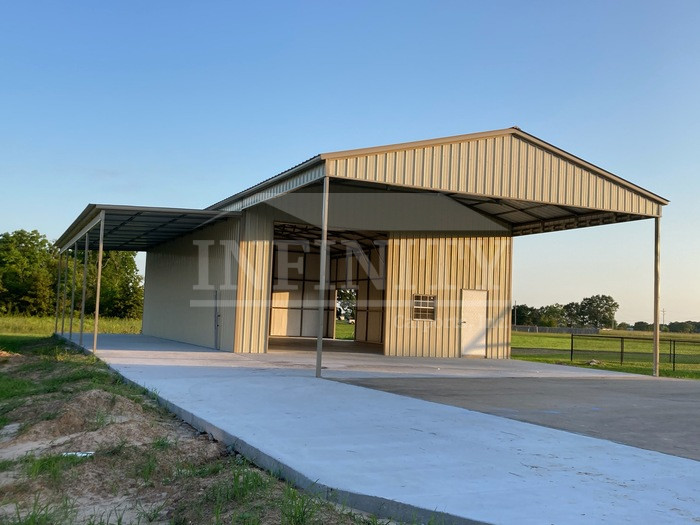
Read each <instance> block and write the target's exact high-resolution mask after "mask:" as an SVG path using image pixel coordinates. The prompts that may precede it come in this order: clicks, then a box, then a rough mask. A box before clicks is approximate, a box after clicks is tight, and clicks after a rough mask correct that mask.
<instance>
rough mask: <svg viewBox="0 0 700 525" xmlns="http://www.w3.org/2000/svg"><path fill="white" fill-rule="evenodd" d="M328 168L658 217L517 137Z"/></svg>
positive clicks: (628, 193)
mask: <svg viewBox="0 0 700 525" xmlns="http://www.w3.org/2000/svg"><path fill="white" fill-rule="evenodd" d="M326 170H327V172H328V175H329V176H331V177H338V178H345V179H357V180H363V181H371V182H380V183H386V184H392V185H398V186H408V187H416V188H432V189H436V190H442V191H449V192H456V193H471V194H476V195H489V196H495V197H503V198H510V199H519V200H530V201H533V202H542V203H547V204H558V205H563V206H577V207H582V208H590V209H595V210H609V211H616V212H620V213H633V214H642V215H657V214H659V213H660V205H659V204H658V203H656V202H653V201H652V200H650V199H648V198H646V197H643V196H641V195H639V194H638V193H635V192H633V191H632V190H630V189H629V188H626V187H623V186H620V185H619V184H616V183H615V182H614V181H612V180H609V179H606V178H604V177H602V176H601V175H598V174H597V173H594V172H593V171H590V170H588V169H586V168H584V167H583V166H580V165H578V164H575V163H573V162H572V161H570V160H568V159H565V158H563V157H561V156H558V155H556V154H555V153H553V152H551V151H548V150H546V149H544V148H542V147H540V146H537V145H535V144H532V143H530V142H528V141H526V140H524V139H523V138H520V137H517V136H515V135H503V136H497V137H490V138H478V139H472V140H467V141H465V142H457V143H453V144H438V145H427V146H417V147H415V148H411V149H406V150H399V151H391V152H380V153H369V154H361V155H358V156H356V157H352V156H351V157H347V158H330V159H328V160H327V161H326ZM615 195H619V197H618V198H613V196H615Z"/></svg>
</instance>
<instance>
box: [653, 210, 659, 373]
mask: <svg viewBox="0 0 700 525" xmlns="http://www.w3.org/2000/svg"><path fill="white" fill-rule="evenodd" d="M660 270H661V217H656V218H654V365H653V374H654V377H659V330H660V327H659V302H660V296H661V285H660V280H661V276H660Z"/></svg>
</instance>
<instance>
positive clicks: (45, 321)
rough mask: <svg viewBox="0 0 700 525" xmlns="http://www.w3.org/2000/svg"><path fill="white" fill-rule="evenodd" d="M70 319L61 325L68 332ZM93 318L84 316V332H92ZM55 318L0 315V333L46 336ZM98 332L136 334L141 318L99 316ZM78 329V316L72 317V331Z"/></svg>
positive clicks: (59, 327)
mask: <svg viewBox="0 0 700 525" xmlns="http://www.w3.org/2000/svg"><path fill="white" fill-rule="evenodd" d="M69 325H70V319H69V318H66V320H65V324H64V326H63V328H64V330H65V332H66V333H68V329H69ZM93 326H94V318H93V317H92V316H89V317H88V316H86V317H85V325H84V327H83V330H84V331H85V332H88V333H89V332H92V328H93ZM54 327H55V319H54V318H53V317H26V316H21V315H3V316H0V334H32V335H35V336H48V335H51V334H53V332H54ZM99 329H100V333H102V334H138V333H140V332H141V319H117V318H113V317H100V324H99ZM58 331H59V332H60V331H61V320H60V319H59V322H58ZM79 331H80V317H75V318H73V333H78V332H79Z"/></svg>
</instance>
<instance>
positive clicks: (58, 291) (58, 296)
mask: <svg viewBox="0 0 700 525" xmlns="http://www.w3.org/2000/svg"><path fill="white" fill-rule="evenodd" d="M62 261H63V252H61V251H59V252H58V270H57V272H56V273H57V274H58V276H57V277H58V278H57V279H56V325H55V326H54V329H53V333H54V334H57V333H58V312H59V305H60V304H61V262H62Z"/></svg>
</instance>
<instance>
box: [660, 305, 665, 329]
mask: <svg viewBox="0 0 700 525" xmlns="http://www.w3.org/2000/svg"><path fill="white" fill-rule="evenodd" d="M665 324H666V309H665V308H664V309H663V310H661V326H664V325H665Z"/></svg>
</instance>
